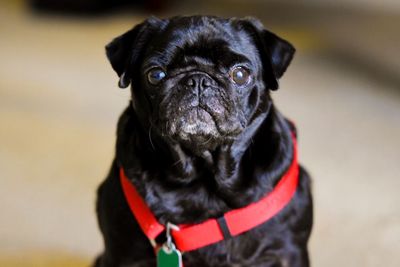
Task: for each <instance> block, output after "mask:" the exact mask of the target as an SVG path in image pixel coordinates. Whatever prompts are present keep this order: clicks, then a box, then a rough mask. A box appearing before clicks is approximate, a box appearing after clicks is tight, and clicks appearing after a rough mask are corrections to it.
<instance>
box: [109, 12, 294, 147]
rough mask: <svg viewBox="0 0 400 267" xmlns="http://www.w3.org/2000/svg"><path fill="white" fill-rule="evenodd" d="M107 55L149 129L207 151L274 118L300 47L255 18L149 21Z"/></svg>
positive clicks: (121, 38)
mask: <svg viewBox="0 0 400 267" xmlns="http://www.w3.org/2000/svg"><path fill="white" fill-rule="evenodd" d="M106 52H107V56H108V59H109V60H110V62H111V65H112V67H113V69H114V70H115V71H116V72H117V74H118V76H119V77H120V80H119V86H120V87H121V88H125V87H128V86H129V85H130V84H132V103H133V107H134V109H135V111H136V113H137V114H138V117H139V118H141V120H142V121H143V123H144V124H147V125H148V127H152V129H155V130H156V131H157V132H158V134H159V135H160V136H162V137H164V138H166V139H168V140H169V141H172V142H177V143H179V144H182V145H183V146H185V147H187V148H189V149H192V150H194V151H197V152H199V151H202V150H213V149H215V148H216V147H217V146H219V145H221V144H223V143H226V142H230V141H232V140H233V139H235V137H237V136H238V135H240V134H241V133H242V132H243V130H244V129H245V128H246V127H247V126H248V125H249V124H250V123H251V122H252V121H253V120H254V118H256V117H257V116H258V115H259V114H261V113H265V112H267V110H268V107H269V103H270V97H269V89H271V90H275V89H277V88H278V79H279V78H280V77H281V76H282V75H283V73H284V72H285V70H286V68H287V66H288V65H289V63H290V61H291V59H292V56H293V54H294V48H293V46H292V45H291V44H289V43H288V42H287V41H285V40H283V39H281V38H279V37H278V36H276V35H274V34H273V33H271V32H269V31H267V30H265V29H264V28H263V26H262V25H261V23H260V22H259V21H257V20H255V19H222V18H216V17H208V16H195V17H174V18H171V19H162V20H161V19H156V18H151V19H148V20H146V21H144V22H143V23H141V24H139V25H137V26H136V27H134V28H133V29H131V30H130V31H128V32H126V33H125V34H123V35H121V36H119V37H117V38H115V39H114V40H113V41H112V42H111V43H110V44H108V45H107V47H106Z"/></svg>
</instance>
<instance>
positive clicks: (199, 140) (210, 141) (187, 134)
mask: <svg viewBox="0 0 400 267" xmlns="http://www.w3.org/2000/svg"><path fill="white" fill-rule="evenodd" d="M171 115H172V114H171ZM171 115H170V118H169V119H168V120H167V121H166V122H165V123H164V131H163V135H165V136H166V137H168V138H170V139H172V140H173V141H175V142H178V143H180V144H183V145H184V146H186V147H188V148H191V149H194V150H196V151H201V150H214V149H215V148H216V147H217V146H218V145H220V144H222V143H224V142H226V141H229V140H231V139H232V138H233V137H234V136H236V135H238V134H239V133H240V132H241V131H242V130H243V127H242V125H241V124H240V123H229V122H228V121H223V122H221V118H219V117H218V114H216V113H215V112H213V111H212V110H209V109H208V108H207V107H202V106H196V107H190V108H187V109H185V108H182V107H181V108H179V109H178V111H177V112H175V113H174V114H173V117H172V116H171Z"/></svg>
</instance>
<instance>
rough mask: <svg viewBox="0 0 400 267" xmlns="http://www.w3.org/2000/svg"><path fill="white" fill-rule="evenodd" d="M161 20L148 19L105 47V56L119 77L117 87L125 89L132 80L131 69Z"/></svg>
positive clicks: (138, 59)
mask: <svg viewBox="0 0 400 267" xmlns="http://www.w3.org/2000/svg"><path fill="white" fill-rule="evenodd" d="M160 23H161V20H159V19H157V18H150V19H148V20H146V21H144V22H142V23H140V24H138V25H136V26H135V27H133V28H132V29H131V30H129V31H127V32H126V33H124V34H122V35H121V36H118V37H116V38H114V39H113V40H112V41H111V42H110V43H109V44H108V45H107V46H106V55H107V58H108V60H109V61H110V63H111V66H112V68H113V69H114V70H115V72H116V73H117V74H118V76H119V82H118V86H119V87H120V88H126V87H128V86H129V84H130V83H131V80H132V75H133V73H132V71H133V69H132V68H133V67H134V66H137V65H138V63H139V61H140V55H141V54H142V53H141V52H142V50H143V49H144V47H145V44H146V43H147V41H148V40H149V39H150V37H151V33H152V32H154V31H155V30H157V29H158V28H159V27H160Z"/></svg>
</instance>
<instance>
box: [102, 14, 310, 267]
mask: <svg viewBox="0 0 400 267" xmlns="http://www.w3.org/2000/svg"><path fill="white" fill-rule="evenodd" d="M294 52H295V49H294V47H293V46H292V45H291V44H290V43H289V42H287V41H285V40H284V39H282V38H280V37H278V36H277V35H275V34H273V33H272V32H270V31H268V30H266V29H265V28H264V27H263V25H262V24H261V23H260V22H259V21H258V20H256V19H254V18H219V17H213V16H187V17H181V16H180V17H173V18H168V19H158V18H149V19H147V20H145V21H144V22H142V23H140V24H138V25H136V26H135V27H133V28H132V29H131V30H129V31H128V32H126V33H124V34H122V35H121V36H119V37H116V38H115V39H113V40H112V41H111V42H110V43H109V44H108V45H107V46H106V54H107V57H108V60H109V61H110V63H111V66H112V68H113V69H114V70H115V72H116V73H117V74H118V76H119V83H118V85H119V87H121V88H127V87H130V91H131V99H130V102H129V105H128V107H127V108H126V109H125V111H124V112H123V114H122V115H121V117H120V119H119V122H118V127H117V142H116V155H115V158H114V161H113V163H112V166H111V170H110V172H109V174H108V176H107V178H106V179H105V181H104V182H103V183H102V184H101V186H100V187H99V189H98V198H97V214H98V221H99V226H100V230H101V232H102V234H103V237H104V243H105V251H104V252H103V253H102V254H101V255H100V256H99V257H98V258H97V260H96V262H95V266H98V267H119V266H121V267H122V266H131V267H138V266H146V267H147V266H148V267H151V266H159V267H162V266H183V265H184V266H186V267H187V266H189V267H191V266H196V267H207V266H210V267H211V266H215V267H217V266H218V267H221V266H249V267H257V266H263V267H268V266H271V267H272V266H274V267H277V266H286V267H289V266H290V267H300V266H301V267H305V266H309V264H310V263H309V257H308V250H307V242H308V239H309V236H310V232H311V228H312V197H311V192H310V178H309V175H308V174H307V172H306V171H305V170H304V168H303V167H301V166H299V165H298V163H297V154H296V151H297V150H296V131H295V127H294V124H293V123H292V122H291V121H289V120H287V119H286V118H285V117H284V116H283V115H282V114H281V113H280V112H279V111H278V110H277V108H276V107H275V105H274V104H273V101H272V98H271V94H270V92H271V91H274V90H277V89H278V81H279V79H280V78H281V77H282V75H283V74H284V72H285V71H286V69H287V67H288V65H289V64H290V62H291V60H292V58H293V55H294ZM288 177H289V178H288ZM285 179H286V180H285ZM289 180H290V181H289ZM288 181H289V182H288ZM134 192H136V193H135V194H136V196H135V198H133V200H132V197H131V195H132V194H133V193H134ZM282 192H283V193H282ZM266 199H267V200H266ZM137 209H139V211H137ZM143 210H145V212H144V213H145V215H143V214H140V213H141V212H143ZM267 215H268V216H267ZM146 216H147V217H146ZM235 216H236V217H235ZM143 217H145V218H144V219H143ZM149 221H150V222H149ZM154 229H156V230H157V231H155V232H156V233H155V232H154V231H153V232H152V230H154ZM172 258H173V259H172ZM171 262H173V263H171Z"/></svg>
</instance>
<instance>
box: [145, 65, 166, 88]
mask: <svg viewBox="0 0 400 267" xmlns="http://www.w3.org/2000/svg"><path fill="white" fill-rule="evenodd" d="M165 76H167V74H166V73H165V71H163V70H162V69H161V68H153V69H151V70H150V71H149V72H147V80H148V81H149V83H151V84H153V85H156V84H158V83H159V82H161V81H162V79H164V78H165Z"/></svg>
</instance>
